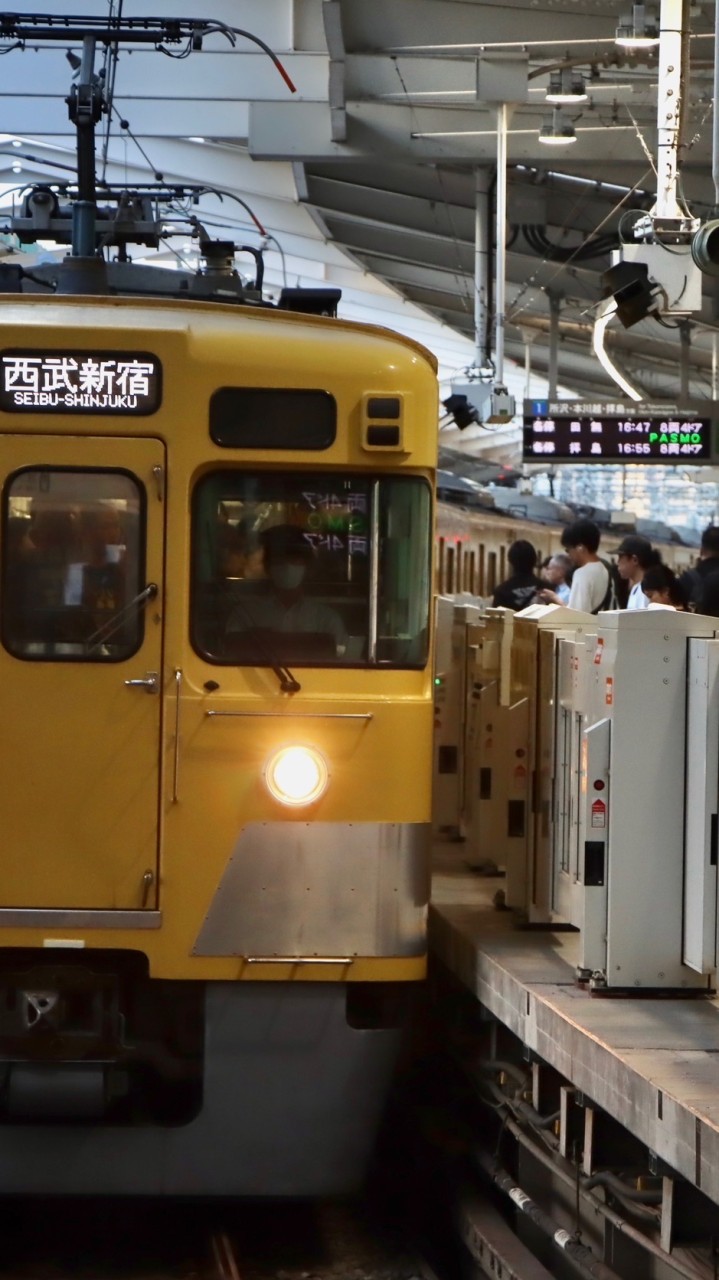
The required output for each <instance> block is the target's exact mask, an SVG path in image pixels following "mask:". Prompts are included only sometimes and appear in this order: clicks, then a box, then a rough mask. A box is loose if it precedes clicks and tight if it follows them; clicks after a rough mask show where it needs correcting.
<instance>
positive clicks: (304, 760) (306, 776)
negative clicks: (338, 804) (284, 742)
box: [265, 747, 329, 805]
mask: <svg viewBox="0 0 719 1280" xmlns="http://www.w3.org/2000/svg"><path fill="white" fill-rule="evenodd" d="M328 781H329V774H328V772H327V765H326V763H325V761H324V759H323V757H322V756H321V755H320V753H319V751H315V750H314V748H313V747H283V748H282V750H281V751H278V752H276V754H275V755H273V756H271V757H270V759H269V760H268V762H267V765H266V766H265V782H266V783H267V787H268V790H269V791H270V794H271V795H273V796H274V797H275V800H279V801H280V803H281V804H291V805H302V804H311V803H312V801H313V800H318V799H319V797H320V796H321V795H322V793H323V792H324V790H325V788H326V786H327V783H328Z"/></svg>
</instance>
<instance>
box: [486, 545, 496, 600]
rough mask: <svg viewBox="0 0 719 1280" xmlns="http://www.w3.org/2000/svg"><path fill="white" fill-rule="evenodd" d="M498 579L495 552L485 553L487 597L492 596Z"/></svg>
mask: <svg viewBox="0 0 719 1280" xmlns="http://www.w3.org/2000/svg"><path fill="white" fill-rule="evenodd" d="M498 582H499V578H498V577H497V552H496V551H488V552H487V595H492V594H493V592H494V589H495V587H496V586H497V583H498Z"/></svg>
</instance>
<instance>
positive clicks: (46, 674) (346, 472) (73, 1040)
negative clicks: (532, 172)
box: [0, 273, 437, 1196]
mask: <svg viewBox="0 0 719 1280" xmlns="http://www.w3.org/2000/svg"><path fill="white" fill-rule="evenodd" d="M163 276H164V278H165V279H166V278H167V273H163ZM435 372H436V371H435V367H434V362H433V359H432V357H431V356H430V355H429V354H428V353H427V352H426V351H424V350H423V349H422V348H420V347H419V346H417V345H416V344H414V343H412V342H411V341H409V340H406V339H404V338H402V337H399V336H397V335H395V334H390V333H389V332H387V331H384V330H381V329H376V328H372V327H369V326H355V325H350V324H348V323H344V322H342V321H339V320H335V319H327V318H324V317H322V318H321V317H319V316H313V315H302V314H290V313H289V312H286V311H285V312H283V311H280V310H277V309H270V308H266V307H262V306H257V305H256V306H252V307H250V306H235V305H234V304H229V303H228V304H226V305H223V304H222V303H216V302H212V301H202V300H200V301H196V302H188V301H177V300H172V299H164V298H137V297H135V298H133V297H121V296H98V297H90V296H73V295H72V294H69V295H67V296H61V293H58V295H57V296H48V295H47V294H46V293H45V294H43V293H39V294H38V293H36V294H31V293H28V294H25V293H22V292H20V290H19V288H18V289H17V291H16V292H14V293H5V295H4V297H3V306H2V311H1V312H0V462H1V464H2V526H1V530H2V545H1V550H0V559H1V567H2V580H1V585H0V589H1V592H2V594H1V596H0V604H1V610H2V612H1V644H0V687H1V688H2V691H3V697H2V704H3V714H2V728H1V730H0V757H1V767H2V780H3V781H2V789H1V790H0V830H1V831H2V853H1V855H0V867H1V876H0V1072H1V1079H2V1089H1V1091H0V1189H1V1190H2V1191H4V1192H8V1191H14V1192H41V1193H53V1192H62V1193H66V1194H67V1193H70V1194H75V1193H88V1192H102V1193H122V1194H125V1193H127V1194H158V1193H173V1194H188V1195H193V1194H222V1195H253V1196H254V1195H286V1196H290V1195H293V1196H298V1195H301V1196H309V1195H312V1196H314V1195H326V1194H330V1193H336V1192H345V1191H347V1190H349V1189H351V1188H352V1187H354V1186H355V1185H356V1184H357V1182H358V1180H359V1179H360V1178H361V1176H362V1173H363V1170H364V1166H365V1164H366V1160H367V1157H368V1154H369V1152H370V1149H371V1146H372V1140H373V1135H374V1132H375V1127H376V1123H377V1120H378V1116H379V1112H380V1108H381V1104H382V1099H383V1096H384V1093H385V1090H386V1086H387V1083H388V1079H389V1076H390V1073H391V1070H392V1064H393V1060H394V1057H395V1054H396V1051H397V1047H398V1043H399V1038H400V1035H401V1030H402V1026H403V1024H404V1022H405V1018H406V1009H407V997H408V994H409V993H410V992H411V990H412V989H413V984H416V983H417V982H418V981H419V980H420V979H422V977H423V975H424V972H425V951H426V945H425V923H426V908H427V899H428V890H429V861H428V855H429V833H430V816H431V815H430V803H431V762H432V721H433V705H432V704H433V697H432V678H431V660H432V626H431V614H432V610H431V596H432V483H433V474H434V468H435V460H436V437H437V388H436V377H435Z"/></svg>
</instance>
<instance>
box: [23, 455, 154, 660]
mask: <svg viewBox="0 0 719 1280" xmlns="http://www.w3.org/2000/svg"><path fill="white" fill-rule="evenodd" d="M143 510H144V508H143V495H142V492H141V488H140V486H139V485H138V483H137V481H136V480H134V479H133V477H132V476H130V475H128V474H127V473H126V472H122V471H95V470H84V469H83V470H70V469H68V468H58V469H57V470H53V469H52V468H49V467H38V468H26V469H24V470H22V471H19V472H16V473H15V474H14V475H13V476H12V477H11V478H10V479H9V481H8V483H7V484H6V486H5V491H4V495H3V513H2V518H3V537H2V581H1V584H0V602H1V606H2V607H1V613H0V618H1V625H2V642H3V644H4V646H5V648H6V649H7V650H8V651H9V652H10V653H12V654H14V655H15V657H18V658H26V659H40V660H42V661H46V662H47V661H76V662H77V661H81V662H82V661H85V662H118V661H121V660H122V659H124V658H128V657H130V656H131V654H133V653H135V652H136V651H137V649H138V648H139V646H140V644H141V643H142V637H143V610H142V608H134V609H133V608H131V607H130V606H131V605H132V602H133V600H134V598H135V597H136V596H137V595H138V594H139V593H140V591H141V590H142V586H143V583H142V569H143V565H142V546H141V543H142V537H141V529H142V523H143V520H142V516H143Z"/></svg>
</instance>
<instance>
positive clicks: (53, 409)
mask: <svg viewBox="0 0 719 1280" xmlns="http://www.w3.org/2000/svg"><path fill="white" fill-rule="evenodd" d="M161 398H162V366H161V365H160V361H159V360H158V359H157V357H156V356H153V355H149V354H148V353H147V352H145V351H74V350H73V351H67V350H65V351H63V350H60V351H58V350H52V351H47V350H45V351H42V350H36V349H33V350H12V351H0V410H3V411H4V412H5V413H93V414H98V415H104V414H129V415H132V416H136V417H137V416H144V415H147V414H149V413H155V411H156V410H157V409H158V408H159V407H160V401H161Z"/></svg>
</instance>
